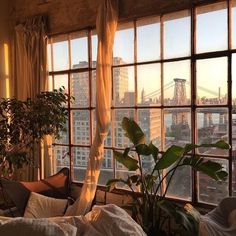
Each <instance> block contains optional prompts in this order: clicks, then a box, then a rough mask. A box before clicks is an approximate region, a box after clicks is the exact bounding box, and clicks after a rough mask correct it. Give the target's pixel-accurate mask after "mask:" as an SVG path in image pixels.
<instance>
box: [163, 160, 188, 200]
mask: <svg viewBox="0 0 236 236" xmlns="http://www.w3.org/2000/svg"><path fill="white" fill-rule="evenodd" d="M183 158H184V156H182V157H181V158H180V160H179V161H178V163H177V165H176V166H175V167H174V168H173V171H172V173H171V176H170V179H169V181H168V183H167V186H166V189H165V192H164V194H163V195H162V198H164V197H165V195H166V193H167V190H168V188H169V186H170V183H171V179H172V178H173V176H174V174H175V172H176V170H177V168H178V167H180V166H182V165H180V163H181V161H182V160H183Z"/></svg>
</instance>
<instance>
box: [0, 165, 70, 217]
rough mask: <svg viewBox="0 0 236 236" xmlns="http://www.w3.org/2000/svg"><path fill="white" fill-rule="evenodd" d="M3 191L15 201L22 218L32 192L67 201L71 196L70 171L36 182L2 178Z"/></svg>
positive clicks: (66, 170) (65, 169)
mask: <svg viewBox="0 0 236 236" xmlns="http://www.w3.org/2000/svg"><path fill="white" fill-rule="evenodd" d="M1 185H2V188H3V191H4V192H5V193H6V194H7V195H8V197H9V198H10V199H11V200H12V201H13V203H14V204H15V206H16V207H17V209H18V211H19V213H20V215H21V216H23V215H24V211H25V207H26V204H27V202H28V199H29V196H30V192H37V193H40V194H42V195H45V196H48V197H54V198H59V199H63V198H64V199H65V198H67V197H68V195H69V169H68V168H63V169H61V170H60V171H59V172H58V173H57V174H55V175H52V176H50V177H48V178H46V179H44V180H40V181H35V182H17V181H12V180H8V179H5V178H1Z"/></svg>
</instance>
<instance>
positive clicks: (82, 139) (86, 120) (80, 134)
mask: <svg viewBox="0 0 236 236" xmlns="http://www.w3.org/2000/svg"><path fill="white" fill-rule="evenodd" d="M71 125H72V130H73V133H72V140H73V144H79V145H89V144H90V116H89V111H72V124H71Z"/></svg>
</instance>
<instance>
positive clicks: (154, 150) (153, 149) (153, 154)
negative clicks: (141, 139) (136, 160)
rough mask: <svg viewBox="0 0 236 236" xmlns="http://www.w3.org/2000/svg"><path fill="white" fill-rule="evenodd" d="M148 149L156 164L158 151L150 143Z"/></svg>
mask: <svg viewBox="0 0 236 236" xmlns="http://www.w3.org/2000/svg"><path fill="white" fill-rule="evenodd" d="M149 149H150V150H151V153H152V156H153V159H154V161H155V162H157V157H158V153H159V149H158V148H157V147H156V146H155V145H154V144H153V143H152V142H151V143H150V144H149Z"/></svg>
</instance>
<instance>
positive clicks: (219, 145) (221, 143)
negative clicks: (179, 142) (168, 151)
mask: <svg viewBox="0 0 236 236" xmlns="http://www.w3.org/2000/svg"><path fill="white" fill-rule="evenodd" d="M200 147H215V148H220V149H230V145H229V144H228V143H226V142H225V141H224V140H219V141H217V142H216V143H210V144H200V145H197V144H191V143H190V144H186V145H185V147H184V152H185V153H188V152H190V151H192V150H193V149H195V148H200Z"/></svg>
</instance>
